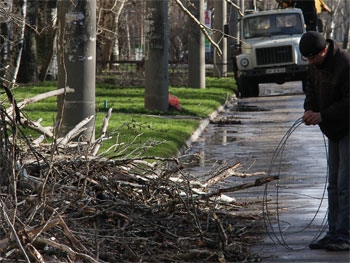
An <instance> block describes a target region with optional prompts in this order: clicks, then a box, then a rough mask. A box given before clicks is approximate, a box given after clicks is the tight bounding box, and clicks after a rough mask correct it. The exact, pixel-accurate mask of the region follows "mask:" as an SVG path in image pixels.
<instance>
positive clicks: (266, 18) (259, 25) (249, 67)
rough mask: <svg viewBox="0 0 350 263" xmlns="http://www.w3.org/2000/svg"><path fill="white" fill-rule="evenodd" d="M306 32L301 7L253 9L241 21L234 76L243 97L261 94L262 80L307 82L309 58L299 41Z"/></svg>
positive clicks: (263, 81) (267, 81)
mask: <svg viewBox="0 0 350 263" xmlns="http://www.w3.org/2000/svg"><path fill="white" fill-rule="evenodd" d="M305 32H306V27H305V22H304V16H303V12H302V10H301V9H299V8H285V9H274V10H263V11H251V12H249V13H247V14H245V15H244V16H243V18H242V20H241V22H240V44H239V54H238V55H237V56H235V57H234V61H233V64H234V65H233V68H234V76H235V79H236V83H237V86H238V93H239V96H240V97H257V96H259V84H260V83H277V84H283V83H285V82H288V81H302V83H303V85H304V82H305V77H306V72H307V68H308V61H307V59H306V58H305V57H303V56H302V55H301V54H300V51H299V41H300V38H301V36H302V34H304V33H305Z"/></svg>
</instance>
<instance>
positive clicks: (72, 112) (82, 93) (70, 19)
mask: <svg viewBox="0 0 350 263" xmlns="http://www.w3.org/2000/svg"><path fill="white" fill-rule="evenodd" d="M58 13H59V15H58V20H59V44H58V60H59V61H58V64H59V68H58V88H66V87H67V86H68V87H70V88H72V89H74V90H75V92H74V93H70V94H64V95H63V96H60V97H59V98H58V112H57V123H58V126H57V134H58V136H59V137H64V136H65V135H66V134H68V133H69V131H70V130H72V129H73V128H74V127H75V126H76V125H77V124H78V123H80V122H81V121H82V120H84V119H86V118H89V117H90V116H94V115H95V75H96V74H95V69H96V1H94V0H73V1H59V4H58ZM94 125H95V124H94V121H91V122H89V123H87V125H86V129H85V130H84V132H83V133H82V134H81V135H80V136H79V137H80V138H79V141H90V140H92V141H93V140H94Z"/></svg>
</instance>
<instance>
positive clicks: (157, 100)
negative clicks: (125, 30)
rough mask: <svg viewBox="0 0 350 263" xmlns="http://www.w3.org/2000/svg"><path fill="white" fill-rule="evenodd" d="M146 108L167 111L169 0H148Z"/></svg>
mask: <svg viewBox="0 0 350 263" xmlns="http://www.w3.org/2000/svg"><path fill="white" fill-rule="evenodd" d="M145 55H146V56H145V72H146V81H145V82H146V83H145V108H146V109H148V110H158V111H167V110H168V108H169V104H168V95H169V94H168V89H169V70H168V68H169V65H168V1H167V0H159V1H154V0H147V1H146V54H145Z"/></svg>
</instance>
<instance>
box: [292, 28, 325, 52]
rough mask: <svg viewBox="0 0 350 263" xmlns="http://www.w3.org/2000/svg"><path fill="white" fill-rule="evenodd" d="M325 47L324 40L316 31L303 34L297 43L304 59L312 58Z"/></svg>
mask: <svg viewBox="0 0 350 263" xmlns="http://www.w3.org/2000/svg"><path fill="white" fill-rule="evenodd" d="M325 47H326V39H325V38H324V37H323V36H322V35H321V34H320V33H318V32H316V31H308V32H306V33H304V34H303V35H302V37H301V39H300V42H299V49H300V52H301V54H302V55H303V56H304V57H312V56H315V55H317V54H318V53H320V52H321V51H322V50H323V49H324V48H325Z"/></svg>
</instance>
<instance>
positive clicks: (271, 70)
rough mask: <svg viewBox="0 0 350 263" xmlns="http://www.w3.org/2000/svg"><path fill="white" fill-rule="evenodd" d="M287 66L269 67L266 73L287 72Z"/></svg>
mask: <svg viewBox="0 0 350 263" xmlns="http://www.w3.org/2000/svg"><path fill="white" fill-rule="evenodd" d="M285 72H286V68H268V69H267V70H266V74H274V73H285Z"/></svg>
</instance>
